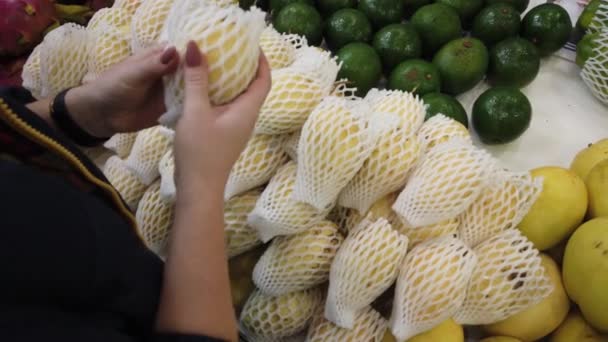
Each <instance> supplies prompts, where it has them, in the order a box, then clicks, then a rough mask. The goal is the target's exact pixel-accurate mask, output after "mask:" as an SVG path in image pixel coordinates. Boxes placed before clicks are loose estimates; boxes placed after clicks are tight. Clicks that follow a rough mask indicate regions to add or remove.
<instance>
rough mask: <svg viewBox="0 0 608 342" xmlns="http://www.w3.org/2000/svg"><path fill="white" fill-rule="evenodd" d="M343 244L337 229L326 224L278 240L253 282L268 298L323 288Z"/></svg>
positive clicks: (258, 268)
mask: <svg viewBox="0 0 608 342" xmlns="http://www.w3.org/2000/svg"><path fill="white" fill-rule="evenodd" d="M342 241H343V237H342V234H340V232H339V230H338V226H336V224H334V223H333V222H329V221H321V222H319V223H318V224H316V225H314V226H313V227H311V228H309V229H308V230H306V231H304V232H302V233H299V234H295V235H291V236H280V237H277V238H276V239H274V240H273V241H272V243H271V244H270V246H269V247H268V249H266V251H265V252H264V254H263V255H262V257H261V258H260V260H259V261H258V263H257V264H256V265H255V268H254V270H253V282H254V284H255V285H256V286H257V287H258V288H259V289H260V290H261V291H262V292H264V293H266V294H268V295H271V296H280V295H283V294H286V293H289V292H293V291H300V290H305V289H308V288H311V287H314V286H316V285H319V284H322V283H324V282H325V281H327V279H329V268H330V266H331V263H332V261H333V259H334V257H335V255H336V252H337V250H338V248H339V247H340V244H341V243H342Z"/></svg>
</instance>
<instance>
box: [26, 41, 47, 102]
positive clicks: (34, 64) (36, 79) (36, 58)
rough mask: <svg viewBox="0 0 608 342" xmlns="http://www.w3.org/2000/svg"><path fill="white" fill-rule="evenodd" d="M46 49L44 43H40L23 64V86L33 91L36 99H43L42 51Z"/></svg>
mask: <svg viewBox="0 0 608 342" xmlns="http://www.w3.org/2000/svg"><path fill="white" fill-rule="evenodd" d="M42 49H44V44H43V43H41V44H38V45H37V46H36V47H35V48H34V50H33V51H32V53H31V54H30V55H29V56H28V58H27V61H26V62H25V64H24V65H23V71H22V72H21V79H23V87H24V88H25V89H27V90H29V91H30V92H31V93H32V96H33V97H34V98H36V99H41V98H42V96H41V95H40V94H41V91H42V78H41V70H40V51H41V50H42Z"/></svg>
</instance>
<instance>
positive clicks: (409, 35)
mask: <svg viewBox="0 0 608 342" xmlns="http://www.w3.org/2000/svg"><path fill="white" fill-rule="evenodd" d="M373 46H374V49H376V51H377V52H378V54H379V55H380V58H381V59H382V65H383V66H384V69H385V70H387V71H390V70H392V69H393V68H394V67H395V66H397V64H399V63H401V62H403V61H405V60H406V59H411V58H419V57H420V56H421V55H422V41H421V40H420V36H419V35H418V32H416V30H415V29H414V28H413V27H412V26H411V25H409V24H392V25H388V26H386V27H384V28H383V29H382V30H380V31H378V32H376V34H375V35H374V41H373Z"/></svg>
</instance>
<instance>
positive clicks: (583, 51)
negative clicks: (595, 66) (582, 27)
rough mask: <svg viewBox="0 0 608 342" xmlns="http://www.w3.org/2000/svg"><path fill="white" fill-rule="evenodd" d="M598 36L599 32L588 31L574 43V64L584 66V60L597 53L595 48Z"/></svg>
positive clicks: (597, 44)
mask: <svg viewBox="0 0 608 342" xmlns="http://www.w3.org/2000/svg"><path fill="white" fill-rule="evenodd" d="M599 38H600V32H594V33H589V34H586V35H585V36H584V37H583V39H581V40H580V41H579V42H578V44H576V64H577V65H578V66H579V67H581V68H582V67H583V66H585V62H587V60H588V59H589V58H591V57H592V56H595V55H596V54H597V53H596V52H595V49H597V47H598V46H599V43H598V39H599Z"/></svg>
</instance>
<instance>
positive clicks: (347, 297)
mask: <svg viewBox="0 0 608 342" xmlns="http://www.w3.org/2000/svg"><path fill="white" fill-rule="evenodd" d="M407 244H408V240H407V237H406V236H404V235H401V234H399V232H397V231H395V230H394V229H393V228H392V227H391V225H390V224H389V223H388V221H387V220H386V219H382V218H381V219H378V220H376V221H374V222H372V221H369V220H367V219H366V220H363V222H361V223H360V224H359V226H358V227H356V228H355V229H354V230H352V231H350V232H349V234H348V236H347V237H346V239H345V240H344V242H343V243H342V246H341V247H340V249H339V250H338V253H337V254H336V257H335V258H334V262H333V264H332V265H331V271H330V275H329V290H328V294H327V302H326V303H325V317H326V318H327V319H328V320H330V321H332V322H334V323H335V324H336V325H338V326H340V327H342V328H347V329H352V328H353V327H354V324H355V318H356V316H357V314H358V313H359V312H360V311H361V310H362V309H364V308H365V307H366V306H367V305H370V304H371V303H372V302H373V301H374V299H376V298H377V297H378V296H380V295H381V294H382V293H383V292H384V291H386V289H388V288H389V287H390V286H391V285H392V284H393V282H394V281H395V279H396V278H397V274H398V272H399V266H400V265H401V263H402V261H403V257H404V256H405V253H406V252H407Z"/></svg>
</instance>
